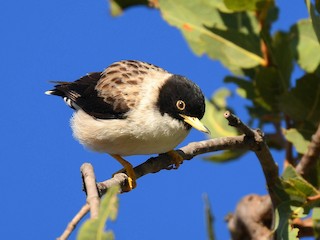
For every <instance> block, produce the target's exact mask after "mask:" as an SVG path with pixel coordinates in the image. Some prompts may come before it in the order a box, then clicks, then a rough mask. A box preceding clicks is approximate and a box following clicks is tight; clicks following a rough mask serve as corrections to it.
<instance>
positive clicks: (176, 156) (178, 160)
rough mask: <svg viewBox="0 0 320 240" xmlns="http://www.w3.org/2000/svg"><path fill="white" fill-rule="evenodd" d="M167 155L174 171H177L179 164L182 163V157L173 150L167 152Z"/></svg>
mask: <svg viewBox="0 0 320 240" xmlns="http://www.w3.org/2000/svg"><path fill="white" fill-rule="evenodd" d="M167 154H168V155H169V156H170V157H171V158H172V159H173V161H174V165H175V169H178V168H179V166H180V164H181V163H182V162H183V157H181V155H180V154H179V153H177V152H176V151H175V150H171V151H169V152H167Z"/></svg>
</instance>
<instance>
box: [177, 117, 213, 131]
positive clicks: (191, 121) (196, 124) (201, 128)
mask: <svg viewBox="0 0 320 240" xmlns="http://www.w3.org/2000/svg"><path fill="white" fill-rule="evenodd" d="M179 115H180V116H181V117H182V118H183V120H184V121H185V122H186V123H188V124H189V125H190V126H191V127H193V128H195V129H197V130H199V131H201V132H204V133H207V134H210V131H209V129H208V128H206V127H205V126H204V125H203V124H202V123H201V122H200V120H199V119H198V118H196V117H189V116H186V115H183V114H179Z"/></svg>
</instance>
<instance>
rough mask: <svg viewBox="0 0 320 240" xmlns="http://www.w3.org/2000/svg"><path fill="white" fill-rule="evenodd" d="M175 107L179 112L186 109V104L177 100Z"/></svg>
mask: <svg viewBox="0 0 320 240" xmlns="http://www.w3.org/2000/svg"><path fill="white" fill-rule="evenodd" d="M176 106H177V108H178V109H179V110H181V111H182V110H184V109H185V108H186V104H185V103H184V101H182V100H178V101H177V103H176Z"/></svg>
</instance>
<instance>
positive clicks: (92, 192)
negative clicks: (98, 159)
mask: <svg viewBox="0 0 320 240" xmlns="http://www.w3.org/2000/svg"><path fill="white" fill-rule="evenodd" d="M80 170H81V173H82V179H83V183H84V189H85V192H86V193H87V203H88V204H89V206H90V216H91V218H92V219H96V218H98V214H99V206H100V197H99V194H98V190H97V185H96V177H95V174H94V171H93V167H92V165H91V164H90V163H84V164H82V166H81V168H80Z"/></svg>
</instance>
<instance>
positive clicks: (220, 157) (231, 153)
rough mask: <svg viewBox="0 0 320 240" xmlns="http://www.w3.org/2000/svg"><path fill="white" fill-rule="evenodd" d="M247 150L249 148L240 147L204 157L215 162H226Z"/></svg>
mask: <svg viewBox="0 0 320 240" xmlns="http://www.w3.org/2000/svg"><path fill="white" fill-rule="evenodd" d="M246 152H247V150H240V149H233V150H224V151H223V152H222V153H219V154H214V155H211V156H208V157H204V159H205V160H208V161H212V162H215V163H225V162H229V161H232V160H235V159H237V158H239V157H241V156H242V155H244V154H245V153H246Z"/></svg>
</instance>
